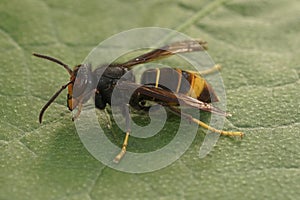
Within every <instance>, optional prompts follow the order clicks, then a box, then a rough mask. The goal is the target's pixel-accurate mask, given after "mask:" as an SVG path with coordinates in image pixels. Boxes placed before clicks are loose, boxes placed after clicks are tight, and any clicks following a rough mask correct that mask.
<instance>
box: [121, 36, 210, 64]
mask: <svg viewBox="0 0 300 200" xmlns="http://www.w3.org/2000/svg"><path fill="white" fill-rule="evenodd" d="M206 49H207V42H205V41H203V40H186V41H181V42H175V43H172V44H169V45H166V46H163V47H161V48H158V49H155V50H153V51H150V52H148V53H145V54H143V55H140V56H138V57H136V58H133V59H131V60H129V61H127V62H125V63H121V64H120V66H122V67H125V68H131V67H132V66H134V65H138V64H142V63H147V62H151V61H153V60H158V59H162V58H165V57H167V56H171V55H174V54H178V53H186V52H192V51H203V50H206Z"/></svg>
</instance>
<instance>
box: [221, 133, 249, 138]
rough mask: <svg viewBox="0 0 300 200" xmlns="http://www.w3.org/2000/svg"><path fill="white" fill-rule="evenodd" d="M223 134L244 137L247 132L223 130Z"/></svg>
mask: <svg viewBox="0 0 300 200" xmlns="http://www.w3.org/2000/svg"><path fill="white" fill-rule="evenodd" d="M221 135H224V136H233V137H236V136H238V137H241V138H243V137H244V135H245V134H244V133H243V132H229V131H221Z"/></svg>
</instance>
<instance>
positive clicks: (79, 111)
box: [72, 101, 83, 121]
mask: <svg viewBox="0 0 300 200" xmlns="http://www.w3.org/2000/svg"><path fill="white" fill-rule="evenodd" d="M82 107H83V104H82V102H81V101H80V102H79V103H78V110H77V112H76V114H75V115H74V117H72V121H75V119H77V118H78V117H79V115H80V113H81V110H82Z"/></svg>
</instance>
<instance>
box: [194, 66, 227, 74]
mask: <svg viewBox="0 0 300 200" xmlns="http://www.w3.org/2000/svg"><path fill="white" fill-rule="evenodd" d="M221 68H222V67H221V65H220V64H216V65H214V66H213V67H212V68H210V69H207V70H204V71H200V72H199V74H200V75H201V76H205V75H208V74H211V73H214V72H216V71H220V70H221Z"/></svg>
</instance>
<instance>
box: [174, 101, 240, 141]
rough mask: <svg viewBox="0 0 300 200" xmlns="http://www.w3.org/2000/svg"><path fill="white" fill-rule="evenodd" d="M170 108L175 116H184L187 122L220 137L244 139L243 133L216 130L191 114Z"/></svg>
mask: <svg viewBox="0 0 300 200" xmlns="http://www.w3.org/2000/svg"><path fill="white" fill-rule="evenodd" d="M169 108H170V109H171V111H173V112H174V113H175V114H177V115H179V116H181V115H182V116H184V117H185V118H186V119H187V120H189V121H191V122H194V123H196V124H198V125H199V126H201V127H203V128H205V129H207V130H210V131H213V132H215V133H219V134H220V135H224V136H239V137H241V138H242V137H243V136H244V133H242V132H231V131H223V130H218V129H215V128H213V127H211V126H209V125H207V124H205V123H204V122H202V121H200V120H198V119H195V118H193V117H192V116H191V115H189V114H186V113H183V112H180V110H179V109H177V108H175V107H172V106H169Z"/></svg>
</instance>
